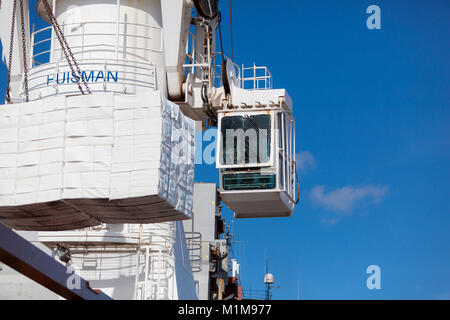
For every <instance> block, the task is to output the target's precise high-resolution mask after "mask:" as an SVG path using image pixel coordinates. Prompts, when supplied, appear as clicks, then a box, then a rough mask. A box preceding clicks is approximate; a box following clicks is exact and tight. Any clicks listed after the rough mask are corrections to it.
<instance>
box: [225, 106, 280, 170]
mask: <svg viewBox="0 0 450 320" xmlns="http://www.w3.org/2000/svg"><path fill="white" fill-rule="evenodd" d="M221 135H222V141H221V142H222V150H221V153H222V154H221V157H220V161H221V164H224V165H236V164H259V163H267V162H269V160H270V141H271V137H270V135H271V123H270V115H253V116H231V117H225V118H223V119H222V123H221Z"/></svg>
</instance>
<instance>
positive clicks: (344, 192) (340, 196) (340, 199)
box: [310, 185, 389, 224]
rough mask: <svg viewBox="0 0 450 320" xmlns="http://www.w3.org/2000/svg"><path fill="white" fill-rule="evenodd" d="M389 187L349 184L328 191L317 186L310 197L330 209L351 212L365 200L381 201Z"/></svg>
mask: <svg viewBox="0 0 450 320" xmlns="http://www.w3.org/2000/svg"><path fill="white" fill-rule="evenodd" d="M388 189H389V187H388V186H372V185H369V186H365V187H359V188H357V187H352V186H347V187H343V188H339V189H335V190H331V191H329V192H326V191H325V186H317V187H315V188H313V189H312V190H311V193H310V198H311V200H312V201H313V202H314V203H315V204H317V205H319V206H321V207H322V208H324V209H326V210H328V211H332V212H340V213H344V214H349V213H350V212H351V211H352V210H353V209H354V208H355V206H357V205H358V204H359V203H361V202H363V201H372V202H380V201H381V200H382V199H383V197H384V196H385V195H386V193H387V192H388ZM334 222H335V221H334ZM333 224H334V223H333Z"/></svg>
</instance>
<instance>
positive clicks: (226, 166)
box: [216, 111, 277, 169]
mask: <svg viewBox="0 0 450 320" xmlns="http://www.w3.org/2000/svg"><path fill="white" fill-rule="evenodd" d="M247 115H252V116H255V115H267V116H269V118H270V130H269V132H268V134H269V135H270V143H269V146H270V150H269V151H270V152H269V157H268V161H267V162H265V163H245V164H243V163H240V164H226V163H223V161H222V159H223V139H224V137H223V135H222V124H223V119H224V118H229V117H244V116H247ZM275 128H276V123H275V114H274V112H272V111H251V112H249V111H247V112H232V113H231V112H229V113H228V112H227V113H219V119H218V128H217V133H218V139H217V155H216V167H217V168H218V169H244V168H245V169H247V168H267V167H273V166H274V164H275V163H276V160H274V158H275V150H276V148H277V141H276V139H277V136H276V134H275V131H276V130H275Z"/></svg>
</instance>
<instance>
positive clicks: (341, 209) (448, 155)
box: [0, 0, 450, 299]
mask: <svg viewBox="0 0 450 320" xmlns="http://www.w3.org/2000/svg"><path fill="white" fill-rule="evenodd" d="M34 2H35V0H33V1H32V3H34ZM276 3H277V5H275V4H274V2H273V1H268V0H260V1H256V0H252V1H250V0H248V1H236V0H235V1H233V37H234V57H235V61H236V62H237V63H238V64H242V63H244V64H248V65H250V64H252V63H253V62H255V63H256V64H257V65H267V66H268V67H269V68H270V70H271V72H272V74H273V76H274V86H275V87H279V88H287V89H288V91H289V93H290V95H291V97H292V98H293V101H294V113H295V117H296V135H297V146H296V148H297V153H298V157H297V160H298V163H299V167H300V168H301V170H300V179H301V190H302V201H301V204H300V205H299V206H298V207H297V208H296V210H295V212H294V215H293V217H292V218H289V219H259V220H235V221H234V222H233V223H232V215H231V212H230V211H229V210H228V209H225V210H224V212H225V216H226V218H227V220H228V222H229V223H230V224H231V223H232V224H233V230H234V234H235V240H236V241H239V243H236V244H235V253H236V255H237V257H238V258H239V259H240V262H241V263H242V270H241V278H242V284H243V286H244V290H248V289H249V288H251V289H263V288H264V286H263V276H264V251H265V249H267V254H268V256H269V258H270V271H271V272H272V273H273V274H274V275H275V279H276V285H279V286H280V289H277V290H274V291H273V294H274V299H296V298H297V296H298V288H299V292H300V298H301V299H449V298H450V275H449V270H450V235H449V230H450V205H449V199H450V191H449V181H450V170H449V169H450V168H449V161H450V126H449V123H450V108H449V107H450V106H449V102H450V75H449V71H450V67H449V63H448V56H449V49H450V41H449V39H450V31H449V29H450V25H449V21H450V3H449V2H448V0H432V1H425V0H422V1H412V0H409V1H407V0H395V1H393V0H390V1H381V0H379V1H355V0H343V1H331V0H330V1H324V0H309V1H306V0H301V1H278V2H276ZM372 4H376V5H378V6H379V7H380V8H381V30H368V29H367V27H366V19H367V18H368V17H369V15H368V14H366V9H367V7H368V6H369V5H372ZM220 6H221V10H222V13H223V28H222V29H223V36H224V45H225V51H226V52H228V53H229V52H230V46H229V25H228V19H229V11H228V1H226V0H222V1H221V3H220ZM32 19H34V17H32ZM0 75H1V79H2V82H1V88H0V89H1V96H0V98H3V97H4V87H5V82H6V77H5V69H4V67H3V69H2V70H1V74H0ZM196 180H197V181H201V182H218V172H217V170H216V169H215V168H214V166H206V165H204V166H198V167H197V171H196ZM370 265H378V266H380V268H381V287H382V288H381V290H368V289H367V287H366V279H367V277H368V276H369V275H368V274H366V268H367V267H368V266H370ZM298 283H299V284H300V286H299V287H298Z"/></svg>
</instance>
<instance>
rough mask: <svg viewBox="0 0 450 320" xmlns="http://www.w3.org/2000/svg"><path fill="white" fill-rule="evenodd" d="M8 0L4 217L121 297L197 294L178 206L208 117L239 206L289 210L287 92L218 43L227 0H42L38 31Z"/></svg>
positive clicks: (186, 193) (2, 123) (258, 213)
mask: <svg viewBox="0 0 450 320" xmlns="http://www.w3.org/2000/svg"><path fill="white" fill-rule="evenodd" d="M0 5H1V7H0V24H1V28H0V39H1V42H2V46H3V54H4V57H3V58H4V61H5V62H6V64H7V66H8V81H7V82H8V83H7V95H6V104H5V105H2V106H0V155H1V157H0V222H1V223H3V224H5V225H6V226H8V227H10V228H12V229H16V230H25V231H30V232H39V233H38V241H39V242H42V243H44V244H45V245H46V246H48V247H50V248H51V249H52V250H56V251H55V252H57V251H58V250H59V251H61V250H63V251H65V250H67V252H70V259H69V260H68V265H70V266H72V267H74V268H75V270H76V271H77V273H79V274H80V275H81V276H82V277H83V278H84V279H86V280H88V281H89V282H90V284H91V286H92V287H93V288H97V289H101V290H102V291H103V292H104V293H105V294H107V295H109V296H110V297H112V298H114V299H139V300H140V299H142V300H146V299H147V300H148V299H151V300H157V299H195V298H197V297H198V293H197V292H196V290H195V283H194V278H193V275H192V267H191V263H190V261H189V255H188V254H187V252H188V248H187V246H186V239H185V234H184V228H183V223H182V220H189V219H192V217H193V209H194V205H193V198H194V148H195V145H194V142H195V139H194V135H195V131H196V130H197V131H199V130H204V129H205V128H207V127H209V126H217V127H218V137H217V140H218V144H217V147H218V148H217V150H218V152H217V169H219V170H220V188H219V192H220V199H221V200H222V201H224V202H225V203H226V204H227V205H228V207H229V208H230V209H231V210H233V212H234V213H235V218H261V217H289V216H291V215H292V213H293V210H294V206H295V204H296V203H298V200H299V199H298V195H297V196H296V193H297V192H298V180H297V183H296V168H295V120H294V117H293V113H292V101H291V98H290V97H289V95H288V93H287V92H286V90H284V89H273V88H272V76H271V74H270V73H269V71H268V69H267V68H265V67H256V66H255V65H254V66H253V67H250V68H245V67H244V66H242V67H238V66H237V65H236V64H235V63H234V62H233V61H231V60H230V59H228V58H227V57H226V56H225V55H224V53H223V52H219V51H217V50H216V43H217V42H218V41H217V40H218V39H216V34H217V33H218V32H217V31H219V32H220V22H221V15H220V12H219V10H218V1H211V0H145V1H138V0H39V1H38V2H37V6H36V10H37V13H38V14H39V16H40V17H41V18H42V19H44V20H45V21H46V22H48V23H49V26H47V27H44V28H43V29H39V30H35V28H34V27H32V28H30V26H29V10H34V8H29V7H28V6H29V1H27V0H9V1H6V0H3V1H2V2H1V4H0ZM220 36H221V35H220ZM220 40H222V39H220ZM222 51H223V48H222ZM296 198H297V199H296ZM191 231H194V230H191ZM66 262H67V261H66ZM0 275H1V274H0ZM220 296H221V295H220Z"/></svg>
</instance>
